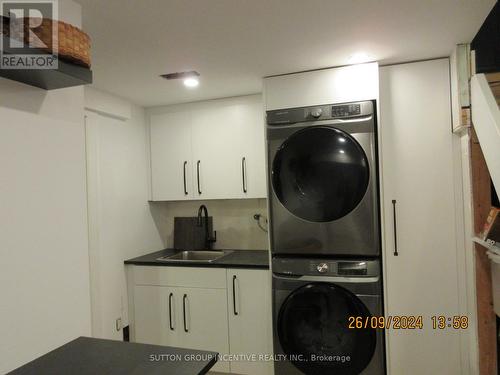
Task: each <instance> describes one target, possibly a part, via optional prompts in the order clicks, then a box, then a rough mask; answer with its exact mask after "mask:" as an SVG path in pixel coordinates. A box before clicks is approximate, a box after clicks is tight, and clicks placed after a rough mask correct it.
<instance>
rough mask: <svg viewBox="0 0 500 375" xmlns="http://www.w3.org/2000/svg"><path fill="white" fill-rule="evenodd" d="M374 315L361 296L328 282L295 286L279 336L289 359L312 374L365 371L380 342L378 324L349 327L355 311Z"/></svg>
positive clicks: (284, 308) (348, 374)
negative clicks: (376, 328)
mask: <svg viewBox="0 0 500 375" xmlns="http://www.w3.org/2000/svg"><path fill="white" fill-rule="evenodd" d="M350 316H353V317H358V316H360V317H370V316H371V315H370V312H369V311H368V309H367V308H366V306H365V305H364V304H363V303H362V302H361V300H360V299H359V298H358V297H356V296H355V295H354V294H352V293H351V292H349V291H348V290H346V289H344V288H342V287H339V286H336V285H333V284H327V283H313V284H308V285H305V286H303V287H301V288H299V289H297V290H296V291H294V292H292V293H291V294H290V295H289V296H288V298H287V299H286V300H285V301H284V303H283V305H282V306H281V309H280V312H279V315H278V322H277V328H278V337H279V340H280V344H281V347H282V348H283V351H284V353H285V354H286V355H287V356H288V359H289V360H290V361H291V362H292V363H293V364H294V365H295V366H296V367H297V368H298V369H299V370H301V371H302V372H303V373H304V374H307V375H331V374H337V375H354V374H359V373H360V372H361V371H362V370H363V369H364V368H365V367H366V366H367V365H368V364H369V363H370V361H371V359H372V357H373V354H374V352H375V347H376V341H377V338H376V332H375V330H374V329H370V328H367V329H364V328H361V329H358V328H349V317H350Z"/></svg>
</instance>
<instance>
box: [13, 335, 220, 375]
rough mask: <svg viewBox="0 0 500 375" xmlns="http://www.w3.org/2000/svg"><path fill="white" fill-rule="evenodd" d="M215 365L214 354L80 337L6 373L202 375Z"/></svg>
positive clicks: (39, 374) (48, 374)
mask: <svg viewBox="0 0 500 375" xmlns="http://www.w3.org/2000/svg"><path fill="white" fill-rule="evenodd" d="M192 358H195V359H192ZM216 362H217V353H215V352H206V351H203V350H190V349H179V348H172V347H168V346H158V345H147V344H136V343H130V342H122V341H113V340H103V339H93V338H90V337H79V338H77V339H75V340H73V341H71V342H69V343H67V344H66V345H63V346H61V347H60V348H57V349H55V350H53V351H51V352H50V353H47V354H45V355H44V356H42V357H40V358H38V359H35V360H34V361H32V362H29V363H27V364H26V365H24V366H22V367H19V368H18V369H17V370H14V371H12V372H10V373H9V374H10V375H54V374H71V375H96V374H102V375H115V374H116V375H128V374H131V375H143V374H150V375H160V374H162V375H169V374H171V375H198V374H200V375H201V374H206V373H207V372H208V370H210V369H211V368H212V366H213V365H214V364H215V363H216Z"/></svg>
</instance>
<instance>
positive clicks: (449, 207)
mask: <svg viewBox="0 0 500 375" xmlns="http://www.w3.org/2000/svg"><path fill="white" fill-rule="evenodd" d="M380 129H381V145H380V149H381V158H382V160H381V162H382V182H383V184H382V192H383V204H382V207H381V208H382V212H383V219H384V220H383V221H384V225H385V229H384V238H385V246H384V257H385V275H384V277H385V280H384V284H385V288H386V291H385V303H386V310H385V313H386V315H387V316H422V317H423V329H415V330H409V329H401V330H396V329H392V327H391V329H388V330H387V358H388V361H387V367H388V371H389V374H390V375H399V374H407V375H421V374H441V375H456V374H462V373H466V372H462V369H465V368H466V367H465V366H464V364H463V363H462V362H461V355H460V339H461V338H460V335H462V334H463V335H466V334H467V331H462V332H461V331H460V330H456V329H453V328H452V327H450V326H449V325H450V324H452V319H453V317H454V316H459V315H464V314H463V312H461V310H460V304H459V301H460V298H461V297H460V293H464V291H461V290H459V288H458V285H457V280H458V279H459V271H458V267H459V266H458V259H457V252H458V249H457V246H458V245H457V237H458V235H459V233H457V223H456V221H455V220H456V217H457V216H458V215H459V212H457V210H456V208H455V195H454V189H455V186H454V185H455V183H454V182H455V180H454V174H453V171H454V160H453V142H455V141H458V139H454V136H453V135H452V133H451V109H450V81H449V62H448V60H447V59H441V60H433V61H426V62H418V63H410V64H401V65H394V66H388V67H383V68H381V69H380ZM396 250H397V252H396ZM434 315H439V316H444V317H445V320H446V321H445V323H446V324H445V325H446V327H444V329H434V328H433V326H432V320H431V317H432V316H434ZM463 371H465V370H463Z"/></svg>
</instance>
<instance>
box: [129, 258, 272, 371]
mask: <svg viewBox="0 0 500 375" xmlns="http://www.w3.org/2000/svg"><path fill="white" fill-rule="evenodd" d="M128 277H130V278H131V280H129V281H128V282H129V288H130V293H131V294H132V295H131V296H130V297H131V298H130V303H131V305H130V314H129V315H130V325H131V340H132V341H135V342H140V343H147V344H156V345H167V346H174V347H180V348H189V349H198V350H208V351H215V352H218V353H220V354H221V355H228V354H232V355H256V356H257V357H256V359H257V361H254V360H253V358H251V360H249V361H245V360H243V359H240V360H238V361H233V362H231V363H230V362H228V361H224V362H223V361H219V362H217V364H216V365H215V366H214V368H213V370H214V371H220V372H232V373H236V374H242V375H244V374H259V375H271V374H272V373H273V365H272V362H266V361H258V359H259V355H268V354H272V329H271V325H272V323H271V302H270V301H271V287H270V281H269V271H267V270H247V269H228V270H226V269H222V268H213V269H212V268H193V267H143V266H133V268H132V272H129V273H128ZM228 358H230V357H228ZM233 358H234V357H233Z"/></svg>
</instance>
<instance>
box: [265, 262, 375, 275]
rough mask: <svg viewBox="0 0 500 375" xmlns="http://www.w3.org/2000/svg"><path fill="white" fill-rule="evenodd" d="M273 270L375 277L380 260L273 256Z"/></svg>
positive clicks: (290, 273) (305, 273) (281, 272)
mask: <svg viewBox="0 0 500 375" xmlns="http://www.w3.org/2000/svg"><path fill="white" fill-rule="evenodd" d="M272 268H273V272H274V273H277V274H283V275H296V276H300V275H308V276H331V277H332V276H334V277H335V276H336V277H373V276H379V275H380V262H379V261H378V260H372V259H369V260H368V259H366V260H358V259H352V260H351V259H346V260H329V259H296V258H295V259H294V258H273V261H272Z"/></svg>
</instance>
